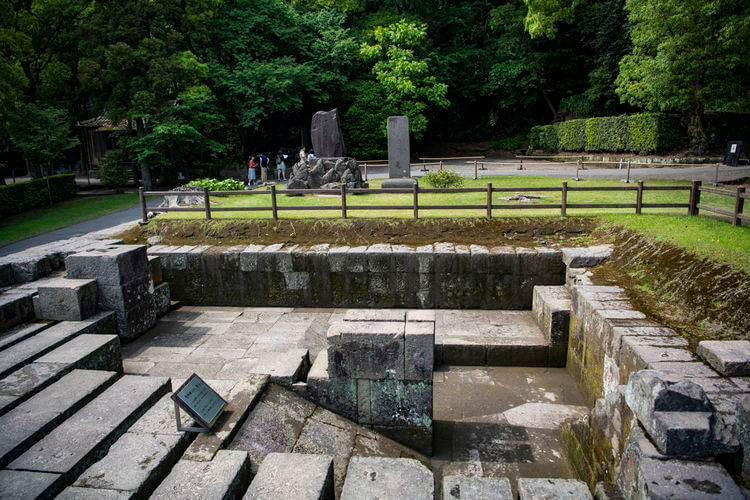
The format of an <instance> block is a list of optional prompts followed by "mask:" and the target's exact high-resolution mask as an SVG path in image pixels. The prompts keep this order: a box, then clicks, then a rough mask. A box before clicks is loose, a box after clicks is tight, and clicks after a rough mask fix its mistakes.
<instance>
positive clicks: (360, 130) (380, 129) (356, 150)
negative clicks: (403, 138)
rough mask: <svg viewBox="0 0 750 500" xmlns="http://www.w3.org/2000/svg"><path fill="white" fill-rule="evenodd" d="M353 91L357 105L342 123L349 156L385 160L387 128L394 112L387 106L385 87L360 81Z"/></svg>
mask: <svg viewBox="0 0 750 500" xmlns="http://www.w3.org/2000/svg"><path fill="white" fill-rule="evenodd" d="M352 88H353V93H354V96H355V97H354V103H353V104H352V105H351V106H349V109H348V110H347V112H346V114H345V115H344V119H343V120H342V123H341V127H342V129H343V132H344V134H345V135H346V144H347V148H348V149H349V153H350V154H351V155H352V156H354V157H356V158H360V159H364V160H370V159H378V158H384V157H385V156H386V153H387V148H386V133H385V131H384V128H385V126H386V123H387V120H388V117H389V116H391V115H393V114H395V113H394V110H393V109H392V108H391V107H390V106H388V105H387V103H386V98H385V93H384V91H383V87H381V86H380V85H378V83H377V82H373V81H369V80H360V81H357V82H355V84H354V85H353V86H352Z"/></svg>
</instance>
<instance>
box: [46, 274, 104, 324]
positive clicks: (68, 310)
mask: <svg viewBox="0 0 750 500" xmlns="http://www.w3.org/2000/svg"><path fill="white" fill-rule="evenodd" d="M38 290H39V307H40V309H41V312H42V318H41V319H53V320H58V321H81V320H84V319H86V318H88V317H89V316H91V315H92V314H94V313H95V312H96V304H97V291H96V290H97V289H96V280H93V279H67V278H58V279H55V280H52V281H47V282H45V283H44V284H43V285H39V288H38Z"/></svg>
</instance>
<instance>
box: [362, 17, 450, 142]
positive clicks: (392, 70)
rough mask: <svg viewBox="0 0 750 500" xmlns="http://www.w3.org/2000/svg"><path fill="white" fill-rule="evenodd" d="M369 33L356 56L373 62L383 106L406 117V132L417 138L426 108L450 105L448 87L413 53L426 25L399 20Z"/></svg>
mask: <svg viewBox="0 0 750 500" xmlns="http://www.w3.org/2000/svg"><path fill="white" fill-rule="evenodd" d="M370 36H371V41H370V43H368V42H363V43H362V45H360V48H359V53H360V56H361V57H362V58H363V59H364V60H365V61H374V65H373V68H372V74H373V75H374V76H375V79H376V81H377V82H378V83H379V84H380V86H381V87H382V91H383V94H385V97H386V99H385V102H386V103H387V106H388V107H390V108H392V109H393V110H394V111H395V112H397V113H398V114H403V115H406V116H408V117H409V131H410V132H411V133H412V134H413V135H414V137H415V138H417V139H419V138H421V137H422V135H423V134H424V132H425V130H426V129H427V122H428V118H427V115H428V107H429V106H430V105H433V106H437V107H439V108H447V107H448V105H449V104H450V102H449V101H448V99H447V98H446V95H447V93H448V86H447V85H446V84H444V83H440V82H438V80H437V78H436V77H435V76H433V75H432V74H431V71H430V64H429V61H428V60H427V59H425V58H424V57H419V55H418V54H417V52H418V51H419V49H420V48H423V45H424V43H425V42H426V41H427V26H426V25H424V24H421V23H410V22H407V21H406V20H405V19H402V20H401V21H399V22H397V23H393V24H390V25H388V26H378V27H377V28H375V29H374V30H373V31H372V33H371V35H370ZM383 129H385V124H383ZM384 131H385V130H384Z"/></svg>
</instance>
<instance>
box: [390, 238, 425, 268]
mask: <svg viewBox="0 0 750 500" xmlns="http://www.w3.org/2000/svg"><path fill="white" fill-rule="evenodd" d="M391 251H392V252H393V266H394V270H395V271H396V272H397V273H418V272H419V260H418V259H417V252H416V250H415V249H414V248H413V247H410V246H408V245H393V246H392V247H391Z"/></svg>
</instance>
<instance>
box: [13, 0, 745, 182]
mask: <svg viewBox="0 0 750 500" xmlns="http://www.w3.org/2000/svg"><path fill="white" fill-rule="evenodd" d="M0 51H1V52H2V59H1V60H0V149H3V150H6V151H9V150H13V151H18V152H20V153H22V154H23V157H24V158H25V159H26V160H27V161H29V162H30V163H32V164H35V165H39V164H45V163H50V162H54V161H56V160H58V159H59V158H60V157H61V156H63V155H65V151H66V150H67V149H69V148H72V147H74V146H75V143H74V142H71V138H74V137H75V136H76V131H75V125H76V123H77V122H79V121H81V120H85V119H88V118H91V117H95V116H99V115H102V114H103V113H106V114H107V115H108V116H109V118H110V119H111V121H112V123H114V124H120V123H125V124H126V125H125V126H122V127H119V129H120V130H118V131H116V132H115V133H114V136H113V139H115V140H116V142H117V147H118V148H119V151H115V153H116V154H120V155H121V156H122V155H126V156H127V157H130V158H134V159H136V160H137V161H138V163H139V164H140V165H141V166H142V167H144V169H143V171H144V181H145V182H146V183H147V184H148V183H149V181H148V172H149V169H151V168H154V167H162V168H167V169H172V168H175V166H182V167H185V168H190V167H191V166H193V165H196V164H199V163H202V164H205V163H216V164H221V163H222V162H223V163H229V162H238V161H242V160H243V159H244V158H246V157H247V155H248V153H249V152H253V151H258V150H264V151H268V152H271V151H275V150H276V148H278V147H279V146H285V147H296V146H299V144H300V143H301V142H302V141H303V140H304V139H302V137H303V136H304V135H305V133H306V128H307V127H309V124H310V118H311V116H312V115H313V113H314V112H315V111H318V110H328V109H331V108H334V107H336V108H338V109H339V112H340V116H341V123H342V128H343V130H344V134H345V137H346V141H347V147H348V149H349V153H350V154H352V155H354V156H357V157H359V158H364V157H368V158H371V157H375V156H381V155H382V154H383V151H384V146H385V130H384V129H385V123H386V117H387V116H388V115H393V114H406V115H408V116H409V118H410V128H411V132H412V135H413V137H414V139H415V140H423V141H426V140H429V141H452V142H456V141H485V140H496V141H497V144H500V145H501V146H503V145H504V146H506V147H508V148H513V147H516V145H517V144H518V143H519V142H520V143H522V142H523V141H524V140H525V137H526V135H527V133H528V131H529V129H530V127H531V126H533V125H538V124H547V123H552V122H558V121H561V120H567V119H571V118H578V117H590V116H608V115H615V114H623V113H630V112H638V111H661V112H668V113H674V114H675V115H678V116H679V117H680V119H681V120H682V123H683V124H684V126H685V129H686V131H687V135H688V136H689V140H690V145H691V147H693V148H694V149H696V150H700V149H701V148H702V146H703V144H704V143H705V132H704V125H703V116H704V113H705V112H707V111H749V110H750V2H747V1H746V0H680V1H678V0H523V1H522V0H505V1H503V0H497V1H493V0H487V1H480V0H469V1H459V0H382V1H375V0H95V1H92V0H34V1H32V0H14V1H11V0H0Z"/></svg>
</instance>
